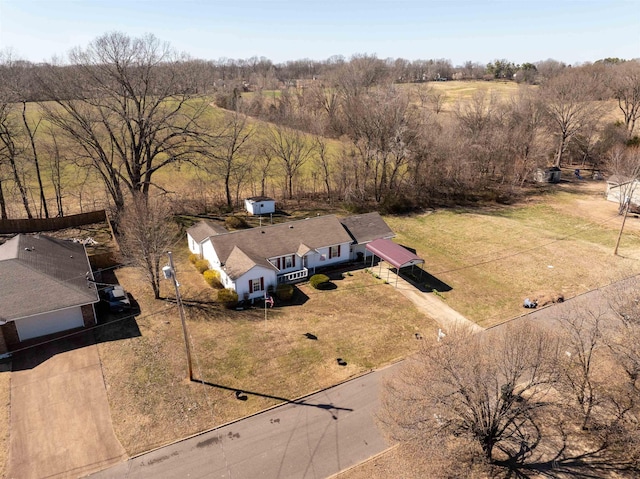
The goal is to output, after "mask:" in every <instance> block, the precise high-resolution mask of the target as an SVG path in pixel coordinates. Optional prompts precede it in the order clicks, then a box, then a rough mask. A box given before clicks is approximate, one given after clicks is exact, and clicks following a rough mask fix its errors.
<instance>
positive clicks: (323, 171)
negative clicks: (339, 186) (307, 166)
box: [315, 136, 333, 203]
mask: <svg viewBox="0 0 640 479" xmlns="http://www.w3.org/2000/svg"><path fill="white" fill-rule="evenodd" d="M315 142H316V151H317V152H318V154H317V156H316V164H317V168H318V170H319V171H320V175H321V176H322V182H323V183H324V187H325V191H326V193H327V200H329V202H330V203H331V199H332V198H331V191H332V190H331V169H332V166H331V165H332V163H333V161H332V160H333V157H332V155H331V154H330V153H329V147H328V144H327V141H326V140H325V139H324V138H323V137H321V136H317V137H316V138H315Z"/></svg>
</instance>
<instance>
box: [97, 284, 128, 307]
mask: <svg viewBox="0 0 640 479" xmlns="http://www.w3.org/2000/svg"><path fill="white" fill-rule="evenodd" d="M100 297H101V299H102V301H104V302H105V303H106V304H108V305H109V311H111V312H112V313H121V312H122V311H125V310H127V309H130V308H131V302H130V301H129V296H128V295H127V292H126V291H125V290H124V289H123V288H122V286H120V285H118V284H115V285H113V286H108V287H106V288H104V289H103V290H101V291H100Z"/></svg>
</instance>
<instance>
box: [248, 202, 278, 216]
mask: <svg viewBox="0 0 640 479" xmlns="http://www.w3.org/2000/svg"><path fill="white" fill-rule="evenodd" d="M244 206H245V208H246V209H247V211H248V212H249V213H251V214H252V215H268V214H269V213H275V212H276V202H275V201H274V200H270V201H256V202H253V201H250V200H244Z"/></svg>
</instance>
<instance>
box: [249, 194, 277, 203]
mask: <svg viewBox="0 0 640 479" xmlns="http://www.w3.org/2000/svg"><path fill="white" fill-rule="evenodd" d="M247 201H250V202H252V203H257V202H259V201H275V200H274V199H273V198H269V197H268V196H252V197H250V198H247Z"/></svg>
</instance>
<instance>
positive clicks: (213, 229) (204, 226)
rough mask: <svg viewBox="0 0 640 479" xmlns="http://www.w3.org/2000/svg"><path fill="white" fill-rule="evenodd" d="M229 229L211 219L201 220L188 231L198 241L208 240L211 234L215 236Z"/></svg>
mask: <svg viewBox="0 0 640 479" xmlns="http://www.w3.org/2000/svg"><path fill="white" fill-rule="evenodd" d="M228 232H229V231H228V230H227V229H226V228H225V227H224V226H222V225H219V224H217V223H213V222H211V221H207V220H203V221H199V222H198V223H196V224H195V225H193V226H192V227H191V228H189V229H188V230H187V233H189V235H190V236H191V237H192V238H193V239H194V240H195V241H197V242H198V243H201V242H202V241H204V240H206V239H207V238H208V237H209V236H215V235H219V234H223V233H228Z"/></svg>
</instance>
